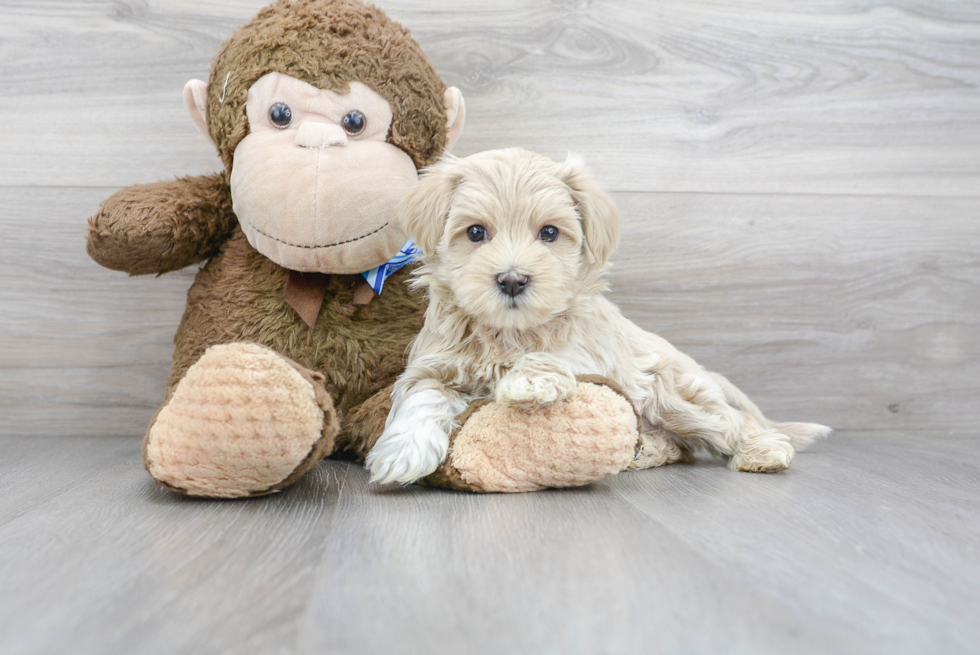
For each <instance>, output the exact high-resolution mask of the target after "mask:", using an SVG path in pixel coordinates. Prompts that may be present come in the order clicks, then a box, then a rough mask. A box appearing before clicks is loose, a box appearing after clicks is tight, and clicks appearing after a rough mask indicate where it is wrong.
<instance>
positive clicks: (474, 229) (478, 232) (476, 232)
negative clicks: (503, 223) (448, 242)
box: [466, 225, 487, 243]
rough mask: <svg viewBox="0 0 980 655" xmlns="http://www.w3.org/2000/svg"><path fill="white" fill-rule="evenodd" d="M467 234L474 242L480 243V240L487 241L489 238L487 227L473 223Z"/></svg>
mask: <svg viewBox="0 0 980 655" xmlns="http://www.w3.org/2000/svg"><path fill="white" fill-rule="evenodd" d="M466 236H468V237H469V238H470V241H472V242H473V243H479V242H480V241H485V240H486V238H487V228H485V227H483V226H482V225H471V226H470V227H469V229H468V230H466Z"/></svg>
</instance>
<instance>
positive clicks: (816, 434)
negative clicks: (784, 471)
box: [710, 373, 833, 450]
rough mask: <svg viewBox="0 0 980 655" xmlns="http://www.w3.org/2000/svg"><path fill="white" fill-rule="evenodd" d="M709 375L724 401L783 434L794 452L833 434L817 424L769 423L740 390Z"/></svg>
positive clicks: (721, 379)
mask: <svg viewBox="0 0 980 655" xmlns="http://www.w3.org/2000/svg"><path fill="white" fill-rule="evenodd" d="M710 375H711V376H712V377H713V378H714V379H715V381H717V382H718V384H719V385H720V386H721V388H722V390H723V391H724V393H725V400H727V401H728V403H729V404H731V405H732V406H733V407H735V408H737V409H739V410H741V411H743V412H745V413H746V414H750V415H751V416H753V417H755V419H756V420H757V421H759V422H760V423H762V425H763V426H765V427H767V428H769V429H771V430H776V431H778V432H781V433H782V434H785V435H786V436H787V437H789V442H790V443H791V444H792V445H793V448H795V449H796V450H801V449H803V448H805V447H806V446H808V445H810V444H811V443H813V442H814V441H816V440H817V439H823V438H825V437H827V436H829V435H830V433H831V432H833V429H832V428H829V427H827V426H826V425H820V424H819V423H776V422H775V421H770V420H769V419H767V418H766V417H765V416H764V415H763V414H762V410H760V409H759V408H758V407H757V406H756V404H755V403H754V402H752V401H751V400H749V397H748V396H746V395H745V394H744V393H742V390H741V389H739V388H738V387H736V386H735V385H734V384H732V383H731V382H729V381H728V379H727V378H726V377H725V376H723V375H720V374H718V373H711V374H710Z"/></svg>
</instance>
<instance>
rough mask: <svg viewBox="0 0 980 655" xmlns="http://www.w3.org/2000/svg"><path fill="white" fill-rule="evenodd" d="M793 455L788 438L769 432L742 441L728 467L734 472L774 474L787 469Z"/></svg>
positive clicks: (772, 431) (793, 451)
mask: <svg viewBox="0 0 980 655" xmlns="http://www.w3.org/2000/svg"><path fill="white" fill-rule="evenodd" d="M795 455H796V451H795V450H794V449H793V446H792V444H790V442H789V437H787V436H786V435H784V434H780V433H779V432H776V431H774V430H769V431H766V432H760V433H759V434H755V435H752V436H751V437H748V438H746V439H743V440H742V441H741V442H740V443H739V445H738V450H737V451H736V452H735V455H734V456H733V457H732V460H731V462H730V463H729V466H731V468H733V469H735V470H736V471H749V472H753V473H775V472H776V471H784V470H786V469H788V468H789V467H790V465H791V464H792V463H793V457H795Z"/></svg>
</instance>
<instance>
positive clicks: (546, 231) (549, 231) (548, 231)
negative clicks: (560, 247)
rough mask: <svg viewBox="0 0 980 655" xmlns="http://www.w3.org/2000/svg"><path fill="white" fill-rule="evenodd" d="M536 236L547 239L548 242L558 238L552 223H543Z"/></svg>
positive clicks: (556, 229) (543, 239) (556, 230)
mask: <svg viewBox="0 0 980 655" xmlns="http://www.w3.org/2000/svg"><path fill="white" fill-rule="evenodd" d="M538 238H539V239H541V240H542V241H548V242H549V243H550V242H552V241H554V240H555V239H557V238H558V228H557V227H555V226H554V225H545V226H544V227H543V228H541V231H540V232H538Z"/></svg>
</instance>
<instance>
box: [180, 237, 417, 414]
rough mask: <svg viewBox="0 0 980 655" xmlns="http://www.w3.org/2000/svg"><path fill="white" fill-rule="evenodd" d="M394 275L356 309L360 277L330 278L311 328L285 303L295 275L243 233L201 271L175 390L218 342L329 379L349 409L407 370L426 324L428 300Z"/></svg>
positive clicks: (404, 273)
mask: <svg viewBox="0 0 980 655" xmlns="http://www.w3.org/2000/svg"><path fill="white" fill-rule="evenodd" d="M410 274H411V267H407V266H406V267H405V268H403V269H402V270H400V271H398V272H397V273H395V274H394V275H393V276H392V277H390V278H389V279H388V281H387V282H386V283H385V287H384V292H383V293H382V294H381V295H379V296H377V297H375V298H374V299H373V300H372V301H371V302H370V303H368V304H367V305H362V306H358V305H354V304H353V303H352V300H353V298H354V282H355V280H356V278H355V277H354V276H347V275H345V276H338V275H335V276H332V277H331V279H330V287H329V288H328V289H327V294H326V297H325V298H324V301H323V307H322V308H321V309H320V317H319V319H318V320H317V323H316V326H315V327H314V328H313V329H310V328H309V327H308V326H307V325H306V324H305V323H303V320H302V319H301V318H300V317H299V315H298V314H297V313H296V311H295V310H294V309H293V308H292V307H290V306H289V305H288V304H286V301H284V300H283V298H282V290H283V287H284V286H285V284H286V279H287V277H288V276H289V272H288V271H287V270H286V269H284V268H282V267H281V266H279V265H277V264H275V263H273V262H272V261H271V260H270V259H268V258H266V257H263V256H262V255H260V254H259V253H258V252H256V251H255V249H254V248H252V247H251V246H250V245H249V244H248V241H246V240H245V235H244V234H242V232H241V230H240V229H237V228H236V229H235V230H234V231H233V233H232V235H231V238H230V239H228V241H227V242H226V243H225V244H224V245H223V246H222V247H221V249H220V251H219V252H218V254H217V255H216V256H215V257H214V258H213V259H212V260H211V261H210V262H208V263H207V265H206V266H205V267H204V268H203V269H201V272H200V273H198V275H197V279H196V280H195V281H194V285H193V286H192V287H191V289H190V291H188V293H187V310H186V311H185V313H184V318H183V320H182V321H181V323H180V327H179V328H178V330H177V336H176V337H175V338H174V344H175V346H176V348H175V352H174V365H173V369H172V371H171V373H170V379H169V380H168V383H167V384H168V387H169V388H170V389H173V388H174V387H175V386H176V384H177V383H178V382H179V381H180V379H181V378H182V377H183V376H184V373H185V372H186V371H187V369H188V368H190V366H191V365H192V364H193V363H194V362H196V361H197V360H198V359H200V357H201V355H203V354H204V351H205V350H207V348H208V347H209V346H212V345H214V344H216V343H231V342H234V341H249V342H254V343H258V344H261V345H263V346H266V347H268V348H271V349H272V350H274V351H276V352H278V353H280V354H282V355H284V356H285V357H288V358H289V359H292V360H293V361H295V362H296V363H298V364H300V365H301V366H305V367H306V368H309V369H312V370H314V371H318V372H320V373H322V374H323V375H324V376H325V388H326V390H327V392H328V393H329V394H330V395H331V396H332V397H333V400H334V406H335V407H336V408H337V410H338V411H339V412H340V413H341V415H342V416H343V415H345V414H347V413H348V412H349V411H350V410H351V408H353V407H355V406H356V405H359V404H360V403H362V402H364V401H365V400H367V399H368V398H369V397H370V396H371V395H373V394H374V393H376V392H378V391H380V390H381V389H383V388H385V387H386V386H388V385H390V384H391V383H392V382H393V381H394V380H395V378H396V377H397V376H398V374H399V373H400V372H401V371H402V370H403V369H404V368H405V348H406V346H407V345H408V343H409V342H410V341H411V339H412V338H413V337H414V336H415V335H416V334H417V333H418V331H419V329H420V328H421V326H422V308H423V304H422V297H421V295H420V294H419V293H418V292H413V291H411V290H410V289H409V287H408V285H407V284H405V280H406V279H407V278H408V276H409V275H410Z"/></svg>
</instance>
